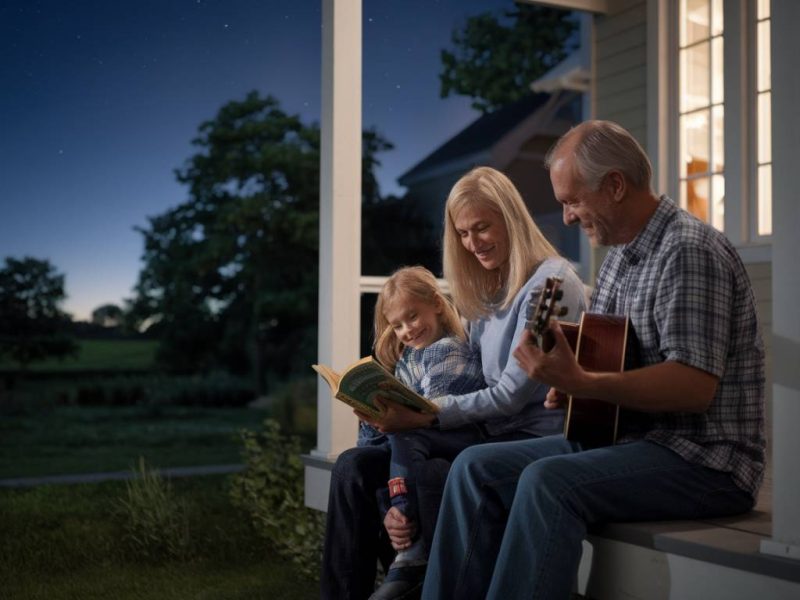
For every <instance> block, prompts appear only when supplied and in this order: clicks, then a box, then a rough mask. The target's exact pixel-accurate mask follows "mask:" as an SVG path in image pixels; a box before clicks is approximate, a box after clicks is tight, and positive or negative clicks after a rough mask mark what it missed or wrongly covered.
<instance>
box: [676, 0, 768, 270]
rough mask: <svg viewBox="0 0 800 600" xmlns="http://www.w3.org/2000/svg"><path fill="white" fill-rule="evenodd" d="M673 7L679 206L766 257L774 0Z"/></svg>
mask: <svg viewBox="0 0 800 600" xmlns="http://www.w3.org/2000/svg"><path fill="white" fill-rule="evenodd" d="M670 6H671V8H669V10H668V11H666V12H665V13H664V16H665V17H667V18H668V22H669V23H670V26H669V27H668V31H669V36H670V38H669V39H670V42H669V44H670V47H671V48H673V49H674V50H673V51H674V52H675V54H673V56H675V58H676V59H677V60H674V61H672V62H671V63H669V66H668V67H667V69H668V70H667V73H668V74H669V77H670V81H671V85H670V86H669V90H670V91H669V93H670V95H671V100H670V102H669V105H670V106H671V108H670V119H669V123H670V124H671V127H673V128H674V129H673V131H674V132H675V137H670V138H668V139H670V140H671V141H670V142H669V144H670V150H669V156H670V158H669V159H668V165H666V166H667V168H668V171H667V172H668V173H670V178H671V179H670V182H669V184H668V186H669V187H670V188H671V189H672V191H673V192H674V193H675V196H676V197H677V198H678V199H679V200H680V204H681V206H682V207H684V208H686V209H687V210H688V211H690V212H691V213H693V214H694V215H696V216H697V217H698V218H700V219H702V220H703V221H705V222H707V223H709V224H711V225H713V226H714V227H716V228H717V229H719V230H720V231H723V232H724V233H725V234H726V235H727V236H728V237H729V238H730V239H731V241H732V242H733V243H734V244H735V245H736V246H737V247H739V248H740V249H744V248H745V247H749V248H748V250H747V255H748V256H749V257H750V258H749V260H768V258H767V257H768V256H769V254H768V252H769V245H768V244H769V242H770V238H769V236H771V235H772V93H771V92H772V77H771V55H770V43H771V39H770V37H771V36H770V25H771V20H770V18H771V3H770V0H728V1H725V2H723V0H679V2H676V3H675V4H674V5H673V4H670ZM726 48H727V50H726ZM726 165H727V168H726ZM765 252H766V253H765Z"/></svg>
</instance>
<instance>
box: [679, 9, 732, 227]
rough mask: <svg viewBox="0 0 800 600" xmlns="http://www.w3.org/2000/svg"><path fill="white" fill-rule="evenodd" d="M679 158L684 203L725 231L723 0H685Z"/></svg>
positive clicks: (682, 204)
mask: <svg viewBox="0 0 800 600" xmlns="http://www.w3.org/2000/svg"><path fill="white" fill-rule="evenodd" d="M679 10H680V13H679V24H680V26H679V35H680V40H679V50H678V57H679V83H678V85H679V99H678V121H679V125H678V127H679V142H678V144H679V152H680V154H679V158H678V179H679V186H680V202H681V206H683V207H684V208H686V209H687V210H688V211H690V212H691V213H692V214H694V215H695V216H697V217H698V218H700V219H702V220H703V221H705V222H707V223H711V224H712V225H713V226H714V227H716V228H717V229H719V230H720V231H722V230H724V216H725V174H724V173H725V145H724V124H725V105H724V89H723V87H724V86H723V83H724V76H723V12H722V0H681V3H680V9H679Z"/></svg>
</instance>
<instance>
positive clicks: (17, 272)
mask: <svg viewBox="0 0 800 600" xmlns="http://www.w3.org/2000/svg"><path fill="white" fill-rule="evenodd" d="M65 298H66V294H65V293H64V276H63V275H61V274H59V273H58V272H57V271H56V269H55V267H53V265H51V264H50V262H49V261H47V260H39V259H36V258H30V257H25V258H22V259H15V258H11V257H8V258H6V261H5V267H4V268H2V269H0V357H8V358H10V359H11V360H13V361H15V362H16V363H18V364H19V365H20V367H21V368H22V369H23V370H24V369H25V368H27V367H28V365H29V364H30V363H33V362H36V361H40V360H44V359H47V358H64V357H66V356H70V355H74V354H75V353H76V352H77V350H78V347H77V345H76V344H75V342H74V341H73V339H72V338H71V337H70V336H68V335H67V334H66V333H65V326H66V324H67V323H68V322H69V315H67V314H66V313H64V312H62V311H61V309H60V308H59V305H60V304H61V302H63V300H64V299H65Z"/></svg>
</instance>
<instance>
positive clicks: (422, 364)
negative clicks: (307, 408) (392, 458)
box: [359, 337, 486, 446]
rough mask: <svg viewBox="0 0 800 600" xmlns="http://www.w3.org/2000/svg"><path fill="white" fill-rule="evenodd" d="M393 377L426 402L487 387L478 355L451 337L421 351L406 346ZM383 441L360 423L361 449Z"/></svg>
mask: <svg viewBox="0 0 800 600" xmlns="http://www.w3.org/2000/svg"><path fill="white" fill-rule="evenodd" d="M394 374H395V377H397V378H398V379H399V380H400V381H402V382H403V383H405V384H406V385H407V386H408V387H410V388H411V389H412V390H414V391H415V392H417V393H418V394H419V395H421V396H423V397H425V398H428V399H429V400H433V399H434V398H439V397H440V396H447V395H450V394H452V395H456V396H458V395H461V394H468V393H469V392H474V391H476V390H480V389H482V388H485V387H486V381H485V380H484V378H483V369H482V367H481V357H480V353H479V352H477V351H476V350H474V349H472V348H471V347H470V346H469V345H468V344H467V343H466V342H462V341H461V340H458V339H457V338H454V337H443V338H441V339H439V340H437V341H435V342H434V343H433V344H431V345H430V346H428V347H426V348H421V349H420V350H415V349H414V348H411V347H409V346H407V347H406V348H404V349H403V354H402V355H401V356H400V360H398V361H397V364H396V365H395V367H394ZM385 441H386V436H384V435H383V434H381V433H380V432H379V431H377V430H376V429H374V428H373V427H372V426H370V425H367V424H366V423H364V422H363V421H361V422H359V445H360V446H366V445H378V444H382V443H384V442H385Z"/></svg>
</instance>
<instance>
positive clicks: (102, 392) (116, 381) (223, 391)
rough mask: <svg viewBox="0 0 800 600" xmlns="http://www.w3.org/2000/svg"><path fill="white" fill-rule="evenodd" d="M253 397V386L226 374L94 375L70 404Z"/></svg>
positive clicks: (208, 402)
mask: <svg viewBox="0 0 800 600" xmlns="http://www.w3.org/2000/svg"><path fill="white" fill-rule="evenodd" d="M254 397H255V393H254V392H253V388H252V385H251V384H250V383H249V382H247V381H245V380H243V379H241V378H238V377H234V376H233V375H228V374H227V373H219V372H215V373H211V374H209V375H206V376H199V375H172V376H167V375H140V376H126V377H111V378H95V379H90V380H88V381H86V382H82V383H81V384H79V385H78V386H77V388H76V389H75V391H74V393H73V395H72V403H74V404H77V405H79V406H134V405H140V404H156V405H160V404H171V405H175V406H228V407H237V406H244V405H246V404H247V403H248V402H250V401H251V400H253V398H254Z"/></svg>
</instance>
